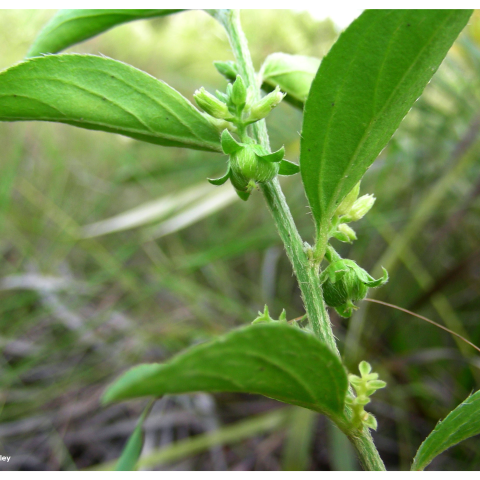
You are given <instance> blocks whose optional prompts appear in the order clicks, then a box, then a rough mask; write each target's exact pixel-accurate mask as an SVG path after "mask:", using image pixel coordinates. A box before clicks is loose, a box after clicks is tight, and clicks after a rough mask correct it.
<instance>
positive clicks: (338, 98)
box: [300, 10, 471, 231]
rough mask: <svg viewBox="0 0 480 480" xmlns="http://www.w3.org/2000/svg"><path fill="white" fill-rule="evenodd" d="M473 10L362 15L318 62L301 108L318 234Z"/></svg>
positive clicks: (304, 166) (305, 167) (303, 163)
mask: <svg viewBox="0 0 480 480" xmlns="http://www.w3.org/2000/svg"><path fill="white" fill-rule="evenodd" d="M470 15H471V10H367V11H365V12H364V13H363V14H362V15H361V16H360V17H359V18H358V19H357V20H355V21H354V22H353V23H352V24H351V25H350V26H349V27H348V28H347V30H345V32H344V33H343V34H342V35H341V36H340V38H339V39H338V41H337V42H336V43H335V45H334V46H333V47H332V49H331V50H330V52H329V53H328V55H327V56H326V57H325V58H324V59H323V60H322V63H321V65H320V68H319V70H318V73H317V75H316V77H315V79H314V81H313V84H312V87H311V90H310V94H309V96H308V99H307V102H306V104H305V116H304V122H303V129H302V139H301V156H300V169H301V174H302V178H303V182H304V184H305V191H306V194H307V197H308V200H309V203H310V207H311V209H312V213H313V216H314V218H315V221H316V224H317V227H321V226H322V227H323V228H320V230H322V231H323V230H324V229H325V228H328V225H329V221H330V219H331V218H332V216H333V214H334V212H335V209H336V207H337V205H338V204H339V203H340V202H341V200H342V199H343V198H344V197H345V196H346V195H347V194H348V192H349V191H350V190H351V189H352V188H353V187H354V186H355V184H356V183H357V182H358V181H359V180H360V179H361V178H362V176H363V175H364V174H365V172H366V171H367V169H368V168H369V167H370V165H371V164H372V163H373V162H374V160H375V158H376V157H377V156H378V154H379V153H380V152H381V150H382V149H383V148H384V147H385V146H386V144H387V142H388V141H389V139H390V137H391V136H392V135H393V133H394V132H395V130H396V129H397V127H398V126H399V124H400V122H401V121H402V119H403V117H404V116H405V115H406V114H407V112H408V111H409V110H410V108H411V107H412V105H413V104H414V103H415V101H416V99H417V98H418V97H419V96H420V94H421V93H422V91H423V89H424V88H425V86H426V85H427V83H428V82H429V80H430V79H431V77H432V75H433V74H434V73H435V71H436V70H437V68H438V67H439V65H440V63H441V62H442V60H443V58H444V57H445V55H446V54H447V52H448V50H449V48H450V47H451V45H452V43H453V42H454V40H455V39H456V37H457V36H458V34H459V33H460V32H461V30H462V29H463V27H464V26H465V24H466V23H467V21H468V19H469V17H470Z"/></svg>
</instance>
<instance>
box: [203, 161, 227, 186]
mask: <svg viewBox="0 0 480 480" xmlns="http://www.w3.org/2000/svg"><path fill="white" fill-rule="evenodd" d="M229 178H230V165H229V166H228V170H227V173H226V174H225V175H223V177H220V178H207V180H208V181H209V182H210V183H211V184H212V185H216V186H220V185H223V184H224V183H225V182H226V181H227V180H228V179H229Z"/></svg>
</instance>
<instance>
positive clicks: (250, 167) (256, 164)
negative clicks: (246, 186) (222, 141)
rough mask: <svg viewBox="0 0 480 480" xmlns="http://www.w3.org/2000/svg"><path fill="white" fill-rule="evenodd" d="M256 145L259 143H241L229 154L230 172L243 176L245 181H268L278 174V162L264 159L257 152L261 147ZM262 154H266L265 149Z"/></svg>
mask: <svg viewBox="0 0 480 480" xmlns="http://www.w3.org/2000/svg"><path fill="white" fill-rule="evenodd" d="M258 147H259V145H248V144H243V145H242V148H241V149H240V150H238V151H237V152H235V153H233V154H232V155H231V156H230V166H231V168H232V172H234V173H237V174H238V175H240V176H242V177H244V178H245V179H246V180H247V182H248V181H250V180H253V181H255V182H260V183H264V182H268V181H270V180H272V179H273V178H274V177H275V176H276V175H277V174H278V170H279V165H278V162H269V161H267V160H264V159H263V158H262V157H261V156H260V155H259V154H258V153H259V152H260V149H261V147H260V148H258ZM263 150H264V149H263ZM264 155H268V152H267V151H266V150H265V151H264Z"/></svg>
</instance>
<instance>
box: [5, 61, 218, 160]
mask: <svg viewBox="0 0 480 480" xmlns="http://www.w3.org/2000/svg"><path fill="white" fill-rule="evenodd" d="M18 120H45V121H50V122H61V123H67V124H69V125H75V126H77V127H83V128H88V129H91V130H103V131H106V132H113V133H119V134H121V135H127V136H129V137H132V138H136V139H137V140H142V141H144V142H150V143H156V144H159V145H167V146H176V147H188V148H193V149H197V150H209V151H216V152H221V147H220V135H219V133H218V131H217V129H216V128H215V127H213V126H212V125H211V124H210V123H209V122H208V120H207V119H206V118H205V117H204V116H203V115H202V114H201V113H200V112H199V111H198V110H197V109H196V108H195V107H194V106H193V105H192V104H191V103H190V102H189V101H188V100H187V99H186V98H184V97H182V95H180V94H179V93H178V92H177V91H176V90H174V89H173V88H171V87H169V86H168V85H167V84H166V83H164V82H161V81H159V80H157V79H155V78H153V77H152V76H150V75H148V74H147V73H145V72H142V71H140V70H137V69H135V68H133V67H131V66H129V65H126V64H124V63H121V62H118V61H116V60H112V59H109V58H104V57H97V56H94V55H75V54H73V55H48V56H45V57H36V58H33V59H31V60H27V61H25V62H22V63H20V64H18V65H16V66H14V67H12V68H9V69H8V70H5V71H3V72H1V73H0V121H10V122H13V121H18Z"/></svg>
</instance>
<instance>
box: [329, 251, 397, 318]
mask: <svg viewBox="0 0 480 480" xmlns="http://www.w3.org/2000/svg"><path fill="white" fill-rule="evenodd" d="M387 280H388V274H387V271H386V270H384V275H383V277H382V278H380V279H378V280H375V279H374V278H373V277H371V276H370V275H369V274H368V273H367V272H366V271H365V270H364V269H363V268H360V267H359V266H358V265H357V264H356V263H355V262H354V261H353V260H338V261H336V262H333V263H331V264H330V265H329V266H328V267H327V268H326V269H325V270H324V271H323V272H322V275H321V277H320V282H321V283H322V285H323V296H324V299H325V303H326V304H327V305H328V306H330V307H334V308H335V309H336V311H337V313H338V314H339V315H341V316H342V317H345V318H348V317H350V316H351V314H352V311H353V310H354V309H356V307H355V305H354V304H353V302H356V301H358V300H363V299H364V298H365V297H366V295H367V292H368V289H369V287H379V286H381V285H383V284H384V283H386V282H387Z"/></svg>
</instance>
